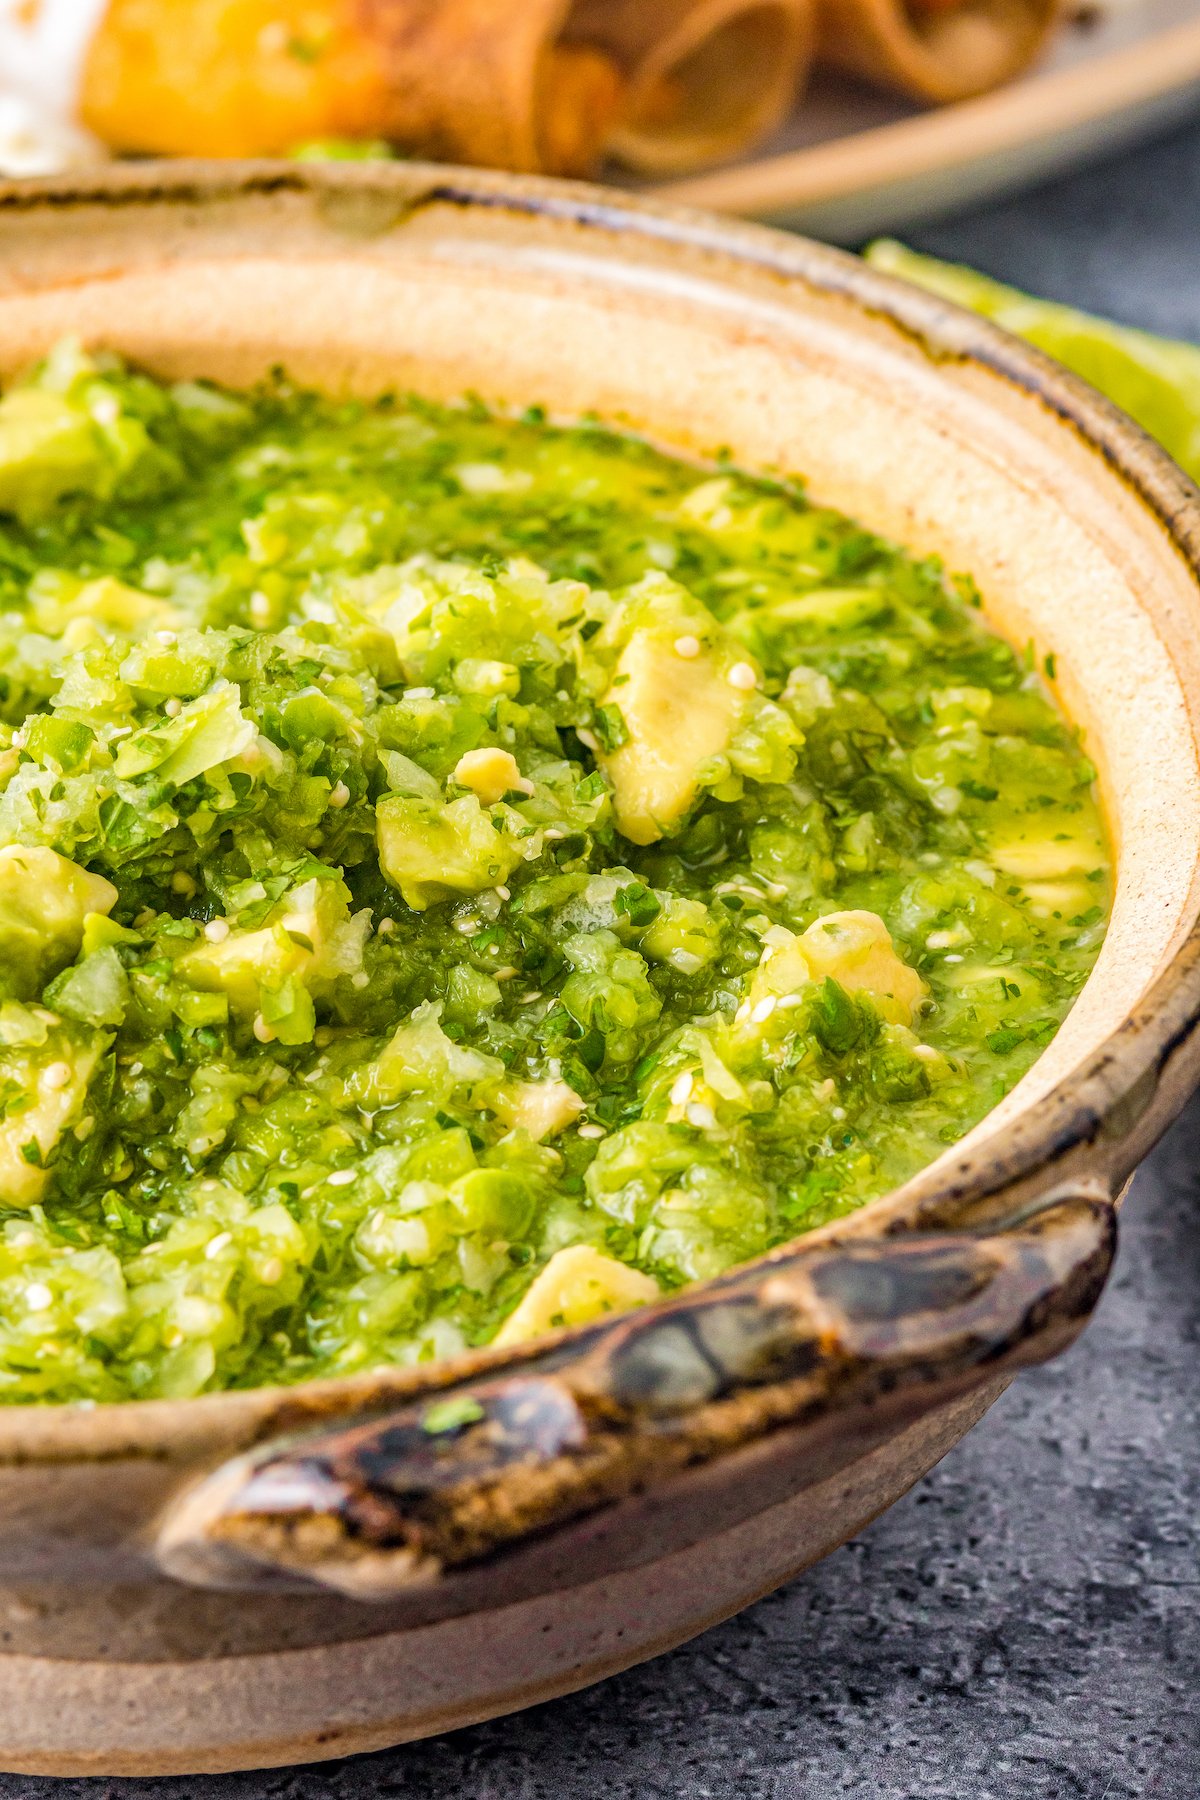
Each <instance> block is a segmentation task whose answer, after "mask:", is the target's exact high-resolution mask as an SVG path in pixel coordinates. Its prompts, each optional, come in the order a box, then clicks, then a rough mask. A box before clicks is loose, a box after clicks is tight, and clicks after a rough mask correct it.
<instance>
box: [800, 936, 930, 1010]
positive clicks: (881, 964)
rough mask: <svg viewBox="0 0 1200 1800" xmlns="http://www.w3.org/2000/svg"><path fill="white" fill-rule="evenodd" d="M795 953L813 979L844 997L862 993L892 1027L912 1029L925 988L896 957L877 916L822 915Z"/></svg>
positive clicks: (914, 974) (802, 938)
mask: <svg viewBox="0 0 1200 1800" xmlns="http://www.w3.org/2000/svg"><path fill="white" fill-rule="evenodd" d="M799 948H800V949H801V951H802V952H803V954H804V958H805V960H806V962H807V963H808V966H809V968H810V969H811V971H812V974H813V977H814V979H816V980H817V981H821V980H823V979H824V978H825V977H826V976H827V975H828V976H832V978H833V979H834V981H836V982H837V983H838V985H839V986H840V987H843V988H845V990H846V992H847V993H848V994H853V993H865V994H866V995H867V996H868V998H869V999H871V1000H872V1001H874V1003H875V1005H876V1007H877V1008H878V1009H879V1011H880V1012H881V1013H882V1014H883V1016H884V1018H885V1019H888V1020H890V1021H891V1023H892V1024H893V1025H911V1024H912V1016H913V1009H914V1008H915V1007H916V1005H917V1002H918V1001H919V1000H920V998H921V996H922V995H923V994H924V992H925V983H924V982H923V981H922V980H921V977H920V976H919V975H918V974H917V971H916V970H915V969H910V968H909V966H908V964H907V963H906V962H902V961H901V960H900V958H899V957H898V956H897V954H896V951H895V949H894V948H893V945H892V939H891V934H890V932H889V931H888V928H887V926H886V925H885V924H884V922H883V920H882V919H881V918H880V917H879V914H878V913H873V912H835V913H826V914H825V916H824V918H820V919H816V920H814V921H813V923H812V924H811V925H810V926H809V928H808V930H807V931H806V932H804V933H803V934H802V936H801V937H800V940H799Z"/></svg>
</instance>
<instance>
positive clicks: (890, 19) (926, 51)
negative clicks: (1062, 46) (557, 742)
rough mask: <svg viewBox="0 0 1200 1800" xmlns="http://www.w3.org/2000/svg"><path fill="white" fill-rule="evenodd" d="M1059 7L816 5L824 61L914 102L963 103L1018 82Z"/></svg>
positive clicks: (920, 1)
mask: <svg viewBox="0 0 1200 1800" xmlns="http://www.w3.org/2000/svg"><path fill="white" fill-rule="evenodd" d="M1057 14H1058V5H1057V0H965V4H963V3H961V0H907V4H906V0H818V18H819V33H820V48H819V51H818V60H819V61H820V62H823V63H827V64H832V65H833V66H835V67H837V68H840V69H846V70H848V71H849V72H850V73H851V74H854V75H861V76H863V77H864V78H865V79H866V80H867V81H870V82H872V83H874V84H875V85H876V86H882V87H889V88H894V89H897V90H898V91H899V92H900V93H902V94H909V95H911V96H912V97H913V98H914V99H916V100H933V101H948V100H965V99H967V98H969V96H970V95H972V94H982V93H986V92H987V90H988V89H989V88H994V87H999V86H1000V84H1001V83H1002V82H1005V81H1008V80H1009V79H1010V78H1011V77H1012V76H1014V75H1018V74H1019V73H1020V72H1021V70H1022V69H1024V68H1025V67H1026V66H1027V65H1028V64H1029V63H1031V62H1032V61H1033V59H1034V57H1035V56H1036V55H1037V53H1038V51H1039V50H1040V49H1041V48H1042V45H1043V44H1044V43H1045V41H1046V38H1047V36H1048V35H1049V33H1050V31H1051V30H1052V28H1053V26H1054V23H1055V20H1056V17H1057Z"/></svg>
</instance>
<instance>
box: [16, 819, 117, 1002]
mask: <svg viewBox="0 0 1200 1800" xmlns="http://www.w3.org/2000/svg"><path fill="white" fill-rule="evenodd" d="M116 901H117V890H116V888H115V887H114V886H113V884H112V882H111V881H105V879H104V877H103V875H92V874H89V872H88V870H87V869H81V868H80V866H79V864H78V863H74V862H71V861H70V859H69V858H68V857H65V856H59V854H58V852H57V851H56V850H47V849H44V848H43V847H42V846H40V845H34V846H33V847H32V848H27V847H26V846H25V845H23V844H6V845H5V846H4V848H3V849H0V998H4V999H9V1000H32V999H33V998H34V996H35V995H37V994H40V993H41V991H42V988H43V987H44V986H45V984H46V982H47V981H48V980H49V979H50V977H51V976H52V975H56V974H57V973H58V971H59V970H60V969H63V968H65V967H66V965H67V964H68V963H69V962H73V961H74V960H75V958H76V957H77V956H78V954H79V947H80V945H81V944H82V942H83V925H84V920H85V919H86V918H87V916H88V914H89V913H109V912H111V911H112V909H113V907H114V906H115V905H116Z"/></svg>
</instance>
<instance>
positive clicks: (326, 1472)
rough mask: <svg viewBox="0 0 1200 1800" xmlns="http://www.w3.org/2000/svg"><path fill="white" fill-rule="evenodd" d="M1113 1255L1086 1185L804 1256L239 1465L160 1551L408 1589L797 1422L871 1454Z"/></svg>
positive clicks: (1005, 1364)
mask: <svg viewBox="0 0 1200 1800" xmlns="http://www.w3.org/2000/svg"><path fill="white" fill-rule="evenodd" d="M1115 1245H1116V1218H1115V1213H1114V1209H1113V1206H1112V1202H1111V1200H1110V1199H1109V1198H1108V1197H1107V1196H1105V1195H1104V1194H1102V1193H1097V1192H1093V1191H1090V1190H1087V1189H1079V1188H1073V1189H1070V1190H1068V1191H1065V1192H1064V1191H1062V1190H1060V1191H1059V1192H1058V1193H1056V1194H1055V1195H1052V1196H1051V1197H1050V1198H1049V1199H1043V1200H1042V1201H1041V1202H1039V1203H1038V1204H1037V1205H1036V1206H1035V1207H1033V1208H1031V1209H1027V1210H1026V1211H1025V1212H1024V1213H1023V1214H1022V1215H1020V1216H1018V1217H1017V1218H1015V1219H1013V1220H1011V1221H1010V1222H1009V1223H1008V1224H1007V1227H1006V1228H1005V1229H1002V1230H995V1229H993V1230H992V1231H990V1232H989V1233H988V1234H986V1235H985V1234H983V1233H979V1234H976V1233H970V1232H939V1233H935V1234H928V1235H916V1234H913V1235H902V1236H896V1237H882V1238H874V1239H863V1238H848V1239H846V1240H845V1241H844V1242H841V1243H837V1242H834V1243H829V1242H823V1243H817V1244H814V1245H813V1246H812V1247H810V1248H805V1247H804V1246H803V1245H801V1246H800V1247H798V1248H796V1249H793V1250H789V1251H785V1252H782V1253H779V1254H777V1255H776V1256H775V1257H774V1258H772V1259H770V1260H768V1261H766V1262H764V1263H760V1264H758V1265H756V1266H754V1267H752V1268H750V1269H747V1270H745V1271H743V1272H741V1273H740V1274H738V1273H735V1274H733V1275H731V1276H729V1277H726V1278H724V1279H723V1280H722V1281H720V1282H717V1283H713V1284H709V1285H708V1286H707V1287H706V1288H705V1289H704V1290H703V1291H702V1292H700V1293H697V1294H695V1295H694V1296H693V1295H689V1294H687V1293H685V1294H683V1295H681V1296H680V1297H679V1298H678V1299H676V1300H674V1301H672V1302H668V1303H667V1304H665V1305H661V1306H656V1307H655V1308H654V1309H653V1310H652V1311H648V1312H645V1313H637V1312H635V1313H627V1314H625V1315H623V1316H622V1317H620V1318H618V1319H614V1320H610V1321H608V1322H606V1323H605V1324H603V1325H600V1326H593V1327H591V1328H589V1329H588V1330H586V1331H583V1332H575V1333H573V1334H571V1336H570V1337H568V1338H561V1337H558V1338H554V1339H550V1340H547V1341H546V1342H545V1343H544V1344H533V1345H526V1346H521V1347H519V1348H514V1349H513V1350H512V1351H510V1352H509V1353H508V1355H507V1356H505V1357H502V1358H498V1359H497V1360H496V1362H494V1363H493V1365H492V1366H491V1367H490V1368H488V1369H486V1370H485V1371H484V1372H483V1373H481V1374H478V1375H476V1376H474V1377H472V1378H468V1379H466V1380H462V1381H459V1382H456V1383H453V1384H452V1385H449V1386H446V1387H443V1388H441V1389H439V1390H436V1391H434V1392H432V1393H431V1392H428V1391H427V1392H425V1393H424V1394H423V1395H421V1396H420V1397H418V1398H416V1399H408V1400H403V1401H400V1402H397V1403H393V1404H392V1405H391V1406H390V1407H389V1409H388V1410H386V1411H381V1412H377V1413H376V1414H374V1415H373V1416H369V1417H362V1416H359V1417H357V1418H353V1419H349V1420H344V1421H342V1422H341V1423H339V1424H336V1425H333V1426H330V1425H325V1426H323V1427H320V1428H318V1429H316V1430H314V1431H310V1432H308V1433H306V1434H304V1435H301V1436H296V1437H293V1438H290V1439H276V1440H274V1441H272V1442H268V1443H266V1444H265V1445H260V1446H258V1447H257V1448H256V1449H254V1450H252V1451H249V1452H247V1453H246V1454H244V1455H240V1456H237V1457H235V1458H234V1459H233V1460H231V1461H229V1462H227V1463H225V1464H224V1465H223V1466H221V1467H220V1468H218V1469H217V1470H215V1471H214V1472H213V1473H211V1474H209V1475H208V1476H206V1477H205V1478H203V1479H202V1480H201V1481H200V1482H199V1483H198V1484H197V1485H196V1486H195V1487H193V1488H191V1489H190V1490H189V1491H187V1492H185V1493H184V1494H183V1495H182V1496H181V1497H180V1498H179V1499H177V1500H176V1501H175V1502H174V1503H173V1504H172V1507H171V1509H170V1511H169V1513H168V1515H167V1516H166V1518H165V1519H164V1520H163V1521H162V1524H161V1526H160V1529H159V1533H158V1539H157V1545H156V1549H157V1556H158V1560H159V1563H160V1566H161V1567H163V1569H164V1570H165V1571H166V1572H167V1573H169V1574H170V1575H172V1576H174V1577H175V1578H176V1579H178V1580H181V1581H185V1582H188V1583H191V1584H193V1585H199V1586H204V1587H223V1588H233V1589H239V1588H255V1587H274V1588H285V1589H287V1588H291V1589H297V1588H298V1589H301V1590H303V1589H306V1588H307V1589H309V1590H310V1591H311V1588H312V1587H313V1586H314V1585H315V1586H316V1587H318V1588H327V1589H335V1590H337V1591H339V1592H341V1593H344V1594H351V1595H354V1596H356V1597H358V1598H361V1599H378V1600H386V1599H391V1598H395V1597H396V1596H397V1595H399V1594H401V1593H403V1592H404V1591H405V1590H406V1589H408V1588H410V1587H411V1586H412V1585H413V1584H414V1583H415V1582H418V1581H426V1580H429V1579H430V1578H434V1577H437V1576H438V1575H440V1574H441V1573H442V1572H443V1571H445V1570H448V1569H450V1568H453V1567H455V1566H458V1565H461V1564H465V1563H470V1562H473V1561H475V1560H476V1559H478V1558H480V1557H483V1556H487V1555H489V1554H491V1553H493V1552H496V1551H499V1550H502V1549H504V1548H505V1547H506V1546H510V1545H513V1544H516V1543H518V1542H519V1541H521V1540H523V1539H526V1538H528V1537H529V1536H530V1535H532V1534H533V1533H536V1532H542V1531H545V1530H547V1529H548V1528H550V1527H553V1526H556V1525H560V1524H562V1523H564V1522H566V1521H567V1520H569V1519H573V1518H578V1517H579V1516H581V1515H582V1514H584V1513H588V1512H591V1511H593V1510H594V1509H596V1508H597V1507H600V1506H602V1505H604V1504H606V1503H608V1502H611V1501H615V1500H619V1499H621V1498H622V1497H624V1496H626V1495H628V1494H631V1493H633V1492H636V1491H644V1490H645V1489H647V1488H651V1487H654V1486H657V1485H658V1484H660V1483H663V1482H665V1481H668V1480H670V1478H671V1477H672V1476H673V1475H675V1474H677V1473H678V1472H679V1471H680V1470H682V1469H684V1468H687V1467H694V1466H696V1465H698V1464H701V1463H705V1462H710V1461H712V1460H713V1459H715V1458H718V1457H721V1456H725V1455H728V1454H730V1453H732V1452H734V1451H736V1450H737V1449H739V1448H740V1447H741V1446H743V1445H745V1444H748V1443H750V1442H752V1441H754V1440H755V1439H758V1438H761V1437H762V1436H764V1435H765V1434H766V1433H768V1432H771V1431H775V1430H778V1429H780V1428H781V1427H791V1428H799V1429H809V1428H811V1429H814V1430H815V1429H817V1428H819V1427H820V1426H821V1424H822V1423H826V1424H828V1422H829V1421H830V1418H831V1415H838V1416H837V1417H836V1419H835V1420H834V1424H835V1427H836V1429H837V1430H838V1432H841V1431H842V1430H843V1429H844V1431H845V1433H846V1436H847V1439H848V1440H850V1441H853V1438H854V1436H855V1435H856V1434H857V1435H858V1436H860V1437H861V1436H862V1434H863V1432H864V1430H865V1431H866V1432H867V1433H868V1434H869V1432H870V1431H871V1429H872V1428H875V1429H878V1428H879V1426H880V1425H881V1424H886V1423H888V1422H890V1421H892V1420H895V1421H896V1422H897V1423H900V1422H904V1421H906V1420H908V1419H912V1418H915V1417H917V1416H919V1415H920V1414H921V1413H922V1412H925V1411H927V1410H928V1409H929V1408H930V1407H932V1406H935V1405H937V1404H939V1403H941V1402H942V1401H945V1400H948V1399H950V1398H952V1397H953V1396H955V1395H958V1394H961V1393H964V1392H966V1391H967V1390H968V1389H970V1388H972V1387H976V1386H979V1385H981V1384H982V1383H984V1382H986V1381H989V1380H991V1379H994V1378H995V1377H996V1376H997V1375H1003V1374H1004V1373H1006V1372H1009V1371H1012V1370H1014V1369H1016V1368H1019V1367H1021V1366H1022V1365H1024V1364H1028V1363H1034V1362H1040V1361H1042V1360H1044V1359H1045V1358H1047V1357H1049V1356H1052V1355H1054V1354H1055V1353H1056V1352H1057V1351H1058V1350H1060V1349H1062V1348H1063V1347H1064V1346H1065V1345H1066V1344H1068V1343H1069V1342H1070V1341H1071V1340H1072V1339H1073V1338H1074V1337H1075V1336H1076V1334H1077V1333H1078V1332H1079V1331H1080V1330H1081V1329H1082V1327H1083V1325H1084V1323H1085V1322H1086V1319H1087V1316H1088V1314H1089V1312H1090V1311H1091V1309H1092V1307H1093V1306H1094V1304H1095V1302H1096V1300H1097V1298H1098V1296H1099V1294H1100V1290H1101V1288H1102V1287H1103V1285H1104V1281H1105V1277H1106V1276H1107V1274H1108V1271H1109V1268H1110V1266H1111V1264H1112V1258H1113V1254H1114V1250H1115Z"/></svg>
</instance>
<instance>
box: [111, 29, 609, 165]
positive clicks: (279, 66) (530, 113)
mask: <svg viewBox="0 0 1200 1800" xmlns="http://www.w3.org/2000/svg"><path fill="white" fill-rule="evenodd" d="M571 10H572V9H571V0H189V4H187V5H186V6H181V5H180V4H179V0H109V4H108V7H107V10H106V12H105V14H104V17H103V19H102V21H101V23H100V26H99V29H98V30H97V32H96V35H95V37H94V39H93V41H92V44H91V47H90V51H89V54H88V57H87V61H86V64H85V67H84V74H83V83H82V93H81V113H82V116H83V118H84V121H85V122H86V123H87V124H88V126H89V127H90V128H91V130H93V131H94V132H95V133H96V135H97V136H98V137H100V138H102V139H103V140H104V141H105V142H106V143H108V144H109V145H111V146H112V147H113V148H115V149H119V150H130V151H141V152H150V153H154V154H166V155H185V156H188V155H190V156H272V155H279V154H282V153H285V152H286V151H288V150H290V149H292V148H293V147H294V146H295V145H296V144H297V143H301V142H303V141H305V140H306V139H312V138H328V137H333V138H338V137H346V138H388V139H390V140H391V141H393V142H394V143H396V144H399V145H401V146H402V147H403V148H405V149H406V150H410V151H413V152H416V153H418V154H421V155H428V156H435V157H440V158H444V159H446V160H449V161H454V162H473V163H482V164H487V165H491V166H496V167H504V168H511V169H541V170H545V171H546V172H548V173H555V174H577V173H586V172H587V171H588V170H589V169H590V168H591V167H592V166H593V165H594V164H595V162H596V160H597V158H598V157H599V155H600V152H601V149H602V146H603V144H604V142H605V140H606V139H607V138H608V136H609V135H610V133H611V130H612V126H613V123H614V121H615V118H616V114H617V110H618V107H619V105H620V102H621V97H622V90H623V85H624V84H623V81H622V77H621V74H620V71H619V69H618V67H617V65H616V63H615V62H614V61H613V59H612V58H611V56H609V55H608V54H607V53H606V52H605V51H604V50H603V48H600V47H594V46H591V45H589V44H587V43H586V42H583V41H572V42H569V43H568V42H564V41H563V32H564V26H565V24H566V22H567V19H568V16H569V14H570V13H571Z"/></svg>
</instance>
